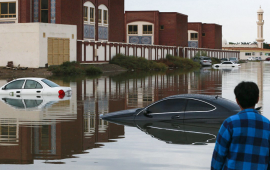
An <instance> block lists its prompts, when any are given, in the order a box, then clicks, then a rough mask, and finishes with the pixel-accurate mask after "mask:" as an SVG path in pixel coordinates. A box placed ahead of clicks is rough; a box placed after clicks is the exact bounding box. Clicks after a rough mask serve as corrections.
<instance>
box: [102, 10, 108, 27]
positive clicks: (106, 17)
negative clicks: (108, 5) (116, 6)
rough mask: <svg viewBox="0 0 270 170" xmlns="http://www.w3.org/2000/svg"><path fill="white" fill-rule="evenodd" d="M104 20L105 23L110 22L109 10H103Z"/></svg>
mask: <svg viewBox="0 0 270 170" xmlns="http://www.w3.org/2000/svg"><path fill="white" fill-rule="evenodd" d="M103 22H104V24H108V11H107V10H104V11H103Z"/></svg>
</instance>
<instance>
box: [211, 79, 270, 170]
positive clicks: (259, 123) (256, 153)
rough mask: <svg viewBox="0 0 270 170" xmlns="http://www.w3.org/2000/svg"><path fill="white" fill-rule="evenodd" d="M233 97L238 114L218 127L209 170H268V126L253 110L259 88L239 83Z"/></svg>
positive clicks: (268, 123) (250, 84)
mask: <svg viewBox="0 0 270 170" xmlns="http://www.w3.org/2000/svg"><path fill="white" fill-rule="evenodd" d="M234 94H235V97H236V101H237V104H238V105H239V106H240V108H241V110H242V111H240V112H239V113H238V114H236V115H233V116H231V117H229V118H228V119H226V120H225V121H224V122H223V124H222V125H221V127H220V130H219V133H218V135H217V140H216V145H215V149H214V152H213V157H212V163H211V169H212V170H219V169H222V170H233V169H234V170H235V169H239V170H240V169H243V170H249V169H250V170H257V169H258V170H266V169H270V167H269V147H270V146H269V142H270V122H269V120H268V119H267V118H265V117H264V116H262V115H261V114H260V113H258V112H257V110H255V109H254V108H255V105H256V104H257V103H258V101H259V88H258V86H257V85H256V84H255V83H253V82H241V83H239V84H238V85H237V86H236V87H235V89H234Z"/></svg>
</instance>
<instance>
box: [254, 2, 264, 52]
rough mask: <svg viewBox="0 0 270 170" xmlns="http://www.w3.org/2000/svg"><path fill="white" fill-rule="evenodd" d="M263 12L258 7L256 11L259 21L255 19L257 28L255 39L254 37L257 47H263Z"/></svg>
mask: <svg viewBox="0 0 270 170" xmlns="http://www.w3.org/2000/svg"><path fill="white" fill-rule="evenodd" d="M263 13H264V11H263V10H262V8H261V7H260V9H259V10H258V11H257V14H258V20H259V21H257V25H258V26H257V27H258V28H257V29H258V30H257V39H256V40H257V43H258V47H259V48H263V42H264V39H263V24H264V20H263Z"/></svg>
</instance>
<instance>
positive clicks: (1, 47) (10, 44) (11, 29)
mask: <svg viewBox="0 0 270 170" xmlns="http://www.w3.org/2000/svg"><path fill="white" fill-rule="evenodd" d="M0 40H1V41H0V66H6V65H7V62H8V61H13V64H14V65H15V66H17V65H18V64H20V65H21V66H22V67H35V68H36V67H39V25H38V24H0Z"/></svg>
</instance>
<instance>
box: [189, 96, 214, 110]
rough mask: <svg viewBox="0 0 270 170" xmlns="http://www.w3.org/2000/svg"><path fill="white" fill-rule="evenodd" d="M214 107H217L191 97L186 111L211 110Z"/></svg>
mask: <svg viewBox="0 0 270 170" xmlns="http://www.w3.org/2000/svg"><path fill="white" fill-rule="evenodd" d="M214 108H215V107H213V106H211V105H209V104H207V103H204V102H201V101H198V100H192V99H191V100H188V104H187V108H186V111H187V112H189V111H210V110H213V109H214Z"/></svg>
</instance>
